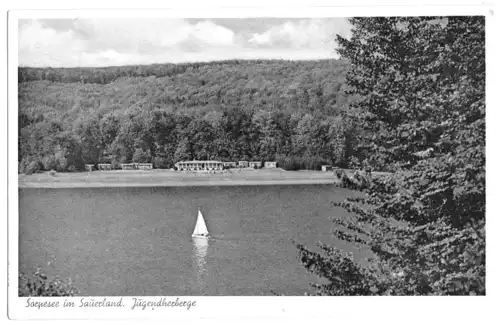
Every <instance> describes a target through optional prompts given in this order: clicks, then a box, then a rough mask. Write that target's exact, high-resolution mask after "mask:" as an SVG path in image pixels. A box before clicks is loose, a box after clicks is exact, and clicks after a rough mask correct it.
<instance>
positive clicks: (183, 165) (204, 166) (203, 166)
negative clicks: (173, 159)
mask: <svg viewBox="0 0 500 325" xmlns="http://www.w3.org/2000/svg"><path fill="white" fill-rule="evenodd" d="M175 167H176V168H177V170H182V171H185V170H189V171H194V170H223V169H229V168H262V167H264V168H276V167H277V164H276V162H275V161H266V162H264V166H263V165H262V162H260V161H245V160H240V161H238V162H235V161H229V162H222V161H216V160H191V161H179V162H178V163H176V164H175Z"/></svg>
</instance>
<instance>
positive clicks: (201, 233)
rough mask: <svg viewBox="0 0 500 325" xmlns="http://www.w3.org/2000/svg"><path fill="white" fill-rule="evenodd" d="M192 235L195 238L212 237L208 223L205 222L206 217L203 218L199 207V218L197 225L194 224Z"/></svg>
mask: <svg viewBox="0 0 500 325" xmlns="http://www.w3.org/2000/svg"><path fill="white" fill-rule="evenodd" d="M191 236H192V237H194V238H207V239H208V238H210V234H209V233H208V228H207V224H206V223H205V219H204V218H203V215H202V214H201V211H200V209H198V219H197V220H196V225H195V226H194V231H193V234H192V235H191Z"/></svg>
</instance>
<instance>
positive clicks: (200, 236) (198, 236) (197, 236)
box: [191, 235, 210, 239]
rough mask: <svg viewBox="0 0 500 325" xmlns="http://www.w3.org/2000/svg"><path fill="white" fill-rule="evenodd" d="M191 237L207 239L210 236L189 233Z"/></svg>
mask: <svg viewBox="0 0 500 325" xmlns="http://www.w3.org/2000/svg"><path fill="white" fill-rule="evenodd" d="M191 237H193V238H204V239H209V238H210V236H202V235H191Z"/></svg>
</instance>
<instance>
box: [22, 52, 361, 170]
mask: <svg viewBox="0 0 500 325" xmlns="http://www.w3.org/2000/svg"><path fill="white" fill-rule="evenodd" d="M347 68H348V66H347V65H346V63H345V62H342V61H337V60H322V61H300V62H296V61H222V62H209V63H189V64H180V65H173V64H166V65H151V66H127V67H108V68H60V69H52V68H43V69H38V68H20V69H19V80H20V81H21V83H19V162H20V166H19V167H20V168H19V170H20V172H24V171H26V168H27V167H28V166H30V165H31V167H30V168H29V170H30V171H37V170H51V169H55V170H59V171H71V170H83V164H85V163H98V162H108V163H115V164H118V163H128V162H153V163H154V164H155V166H156V167H159V168H169V167H172V166H173V164H174V163H175V162H176V161H179V160H187V159H221V160H238V159H244V160H249V159H250V160H278V161H280V162H281V165H282V166H285V167H286V168H287V169H318V168H320V166H321V164H325V163H330V164H331V163H335V164H340V165H347V163H348V161H349V159H350V157H351V156H353V155H358V154H359V153H354V151H353V149H352V147H353V142H354V141H355V140H354V139H355V131H354V124H353V123H352V122H351V121H350V120H347V119H346V118H343V117H342V116H343V115H344V114H343V113H344V112H345V110H346V107H347V106H348V105H349V104H350V103H352V102H354V101H356V100H357V98H356V97H355V96H350V95H346V92H345V90H346V89H345V84H344V83H345V74H346V70H347ZM33 80H38V81H33Z"/></svg>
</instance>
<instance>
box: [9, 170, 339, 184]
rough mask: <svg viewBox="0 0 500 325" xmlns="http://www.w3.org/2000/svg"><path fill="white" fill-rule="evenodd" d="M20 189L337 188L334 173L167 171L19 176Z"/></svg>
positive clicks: (337, 182)
mask: <svg viewBox="0 0 500 325" xmlns="http://www.w3.org/2000/svg"><path fill="white" fill-rule="evenodd" d="M18 181H19V183H18V187H19V188H104V187H188V186H257V185H262V186H263V185H333V184H339V183H340V182H339V180H338V179H337V178H336V177H335V175H334V174H333V173H331V172H319V171H283V170H280V169H278V170H237V171H234V172H229V173H217V174H207V173H185V172H172V171H167V170H153V171H111V172H110V171H94V172H90V173H89V172H78V173H56V174H55V175H54V176H52V175H50V174H49V173H41V174H33V175H19V176H18Z"/></svg>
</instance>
